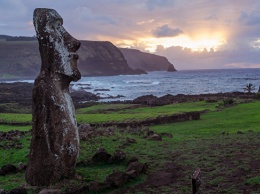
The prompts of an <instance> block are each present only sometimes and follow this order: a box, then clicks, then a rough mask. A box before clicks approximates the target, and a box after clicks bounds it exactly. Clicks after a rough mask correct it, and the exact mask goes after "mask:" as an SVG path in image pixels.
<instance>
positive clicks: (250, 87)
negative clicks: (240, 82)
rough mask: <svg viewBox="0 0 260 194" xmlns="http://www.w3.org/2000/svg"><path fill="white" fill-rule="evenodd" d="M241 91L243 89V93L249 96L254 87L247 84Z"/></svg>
mask: <svg viewBox="0 0 260 194" xmlns="http://www.w3.org/2000/svg"><path fill="white" fill-rule="evenodd" d="M243 89H244V91H247V93H249V94H251V91H253V90H254V89H255V86H254V85H253V84H251V83H249V84H247V85H246V87H245V88H243Z"/></svg>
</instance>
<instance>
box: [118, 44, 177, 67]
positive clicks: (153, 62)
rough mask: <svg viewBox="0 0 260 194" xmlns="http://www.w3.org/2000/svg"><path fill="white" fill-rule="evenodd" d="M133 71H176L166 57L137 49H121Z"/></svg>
mask: <svg viewBox="0 0 260 194" xmlns="http://www.w3.org/2000/svg"><path fill="white" fill-rule="evenodd" d="M120 50H121V52H122V53H123V55H124V56H125V58H126V60H127V63H128V65H129V66H130V67H131V68H132V69H143V70H145V71H176V69H175V68H174V66H173V65H172V64H171V63H170V62H169V61H168V59H167V58H166V57H162V56H159V55H155V54H150V53H145V52H141V51H139V50H136V49H128V48H120Z"/></svg>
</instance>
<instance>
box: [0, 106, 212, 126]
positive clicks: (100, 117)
mask: <svg viewBox="0 0 260 194" xmlns="http://www.w3.org/2000/svg"><path fill="white" fill-rule="evenodd" d="M135 106H136V105H129V104H125V105H124V104H121V105H120V104H119V105H116V104H98V105H94V106H91V107H88V108H81V109H79V110H77V111H76V114H77V121H78V122H79V123H101V122H110V121H116V122H122V121H130V120H143V119H147V118H155V117H157V116H162V115H171V114H177V113H182V112H190V111H203V110H214V109H215V108H216V106H217V103H206V102H195V103H183V104H173V105H165V106H158V107H142V108H131V107H135ZM31 120H32V117H31V114H15V113H0V122H5V123H30V122H31Z"/></svg>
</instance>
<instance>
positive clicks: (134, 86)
mask: <svg viewBox="0 0 260 194" xmlns="http://www.w3.org/2000/svg"><path fill="white" fill-rule="evenodd" d="M249 83H252V84H253V85H254V86H255V90H254V92H257V91H258V88H259V86H260V69H214V70H212V69H211V70H185V71H184V70H183V71H177V72H162V71H157V72H149V73H148V74H145V75H120V76H102V77H82V78H81V80H80V81H78V82H77V83H73V85H72V88H73V89H85V90H86V91H88V92H91V93H94V94H98V95H99V96H101V97H115V98H110V99H102V100H101V101H115V100H120V101H123V100H132V99H134V98H137V97H139V96H143V95H151V94H152V95H154V96H157V97H160V96H164V95H166V94H172V95H177V94H205V93H220V92H236V91H239V92H244V90H243V88H244V87H245V86H246V85H247V84H249ZM116 96H123V97H118V98H116Z"/></svg>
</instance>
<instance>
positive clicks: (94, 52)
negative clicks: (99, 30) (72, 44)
mask: <svg viewBox="0 0 260 194" xmlns="http://www.w3.org/2000/svg"><path fill="white" fill-rule="evenodd" d="M78 54H79V61H78V67H79V69H80V70H81V72H82V75H83V76H90V75H91V76H101V75H126V74H128V75H129V74H139V72H138V71H135V70H133V69H132V68H130V67H129V66H128V64H127V61H126V60H125V57H124V55H123V54H122V53H121V51H120V50H119V49H118V48H117V47H116V46H114V45H113V44H112V43H111V42H108V41H81V47H80V49H79V51H78Z"/></svg>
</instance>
